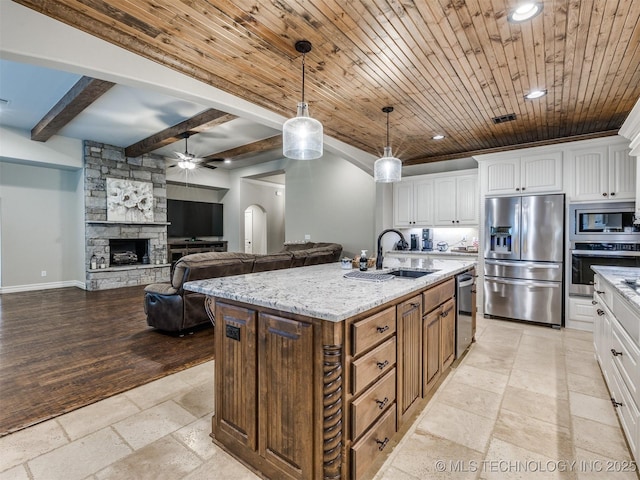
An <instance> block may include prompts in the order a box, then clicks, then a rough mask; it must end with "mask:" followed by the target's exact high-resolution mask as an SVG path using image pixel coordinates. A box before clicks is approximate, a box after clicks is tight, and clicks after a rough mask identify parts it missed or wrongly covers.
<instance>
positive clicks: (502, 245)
mask: <svg viewBox="0 0 640 480" xmlns="http://www.w3.org/2000/svg"><path fill="white" fill-rule="evenodd" d="M512 240H513V238H512V234H511V227H491V247H490V250H491V251H492V252H494V253H511V245H512Z"/></svg>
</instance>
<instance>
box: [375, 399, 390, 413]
mask: <svg viewBox="0 0 640 480" xmlns="http://www.w3.org/2000/svg"><path fill="white" fill-rule="evenodd" d="M376 403H377V404H378V408H379V409H380V410H384V407H386V406H387V403H389V399H388V398H387V397H384V400H376Z"/></svg>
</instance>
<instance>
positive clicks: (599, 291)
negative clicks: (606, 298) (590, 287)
mask: <svg viewBox="0 0 640 480" xmlns="http://www.w3.org/2000/svg"><path fill="white" fill-rule="evenodd" d="M596 293H597V294H598V295H604V291H603V290H596Z"/></svg>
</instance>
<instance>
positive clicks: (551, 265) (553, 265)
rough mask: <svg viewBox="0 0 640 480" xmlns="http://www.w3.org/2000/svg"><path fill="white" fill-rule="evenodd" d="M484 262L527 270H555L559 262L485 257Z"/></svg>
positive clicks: (558, 266)
mask: <svg viewBox="0 0 640 480" xmlns="http://www.w3.org/2000/svg"><path fill="white" fill-rule="evenodd" d="M484 263H486V264H489V265H502V266H504V267H520V268H527V269H529V270H533V269H536V268H539V269H545V270H550V269H556V270H557V269H558V268H560V264H559V263H531V262H509V261H506V260H487V259H485V261H484Z"/></svg>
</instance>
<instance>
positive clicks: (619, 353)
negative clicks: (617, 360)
mask: <svg viewBox="0 0 640 480" xmlns="http://www.w3.org/2000/svg"><path fill="white" fill-rule="evenodd" d="M611 355H613V356H614V357H618V356H622V352H616V349H615V348H612V349H611Z"/></svg>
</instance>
